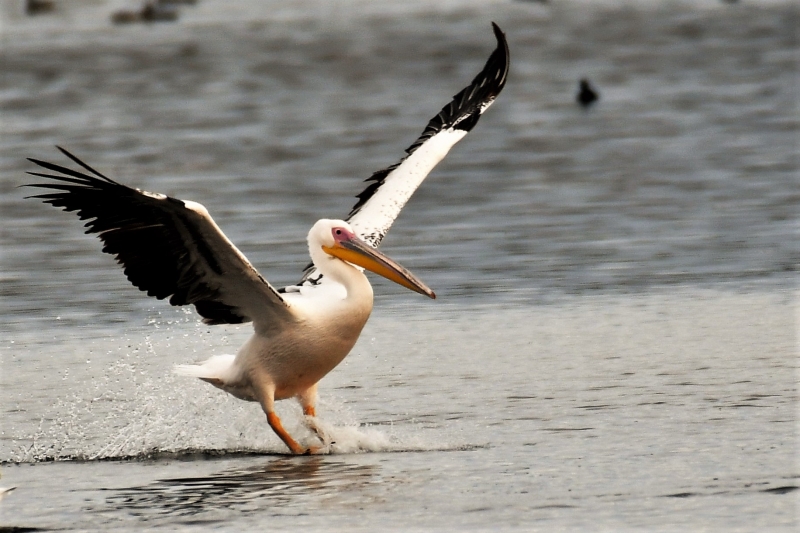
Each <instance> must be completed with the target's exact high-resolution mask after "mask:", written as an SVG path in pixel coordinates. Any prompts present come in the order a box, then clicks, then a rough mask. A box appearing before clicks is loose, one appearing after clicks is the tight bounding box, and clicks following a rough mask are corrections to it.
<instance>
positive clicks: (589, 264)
mask: <svg viewBox="0 0 800 533" xmlns="http://www.w3.org/2000/svg"><path fill="white" fill-rule="evenodd" d="M9 5H10V4H9ZM9 5H4V6H3V9H4V11H3V12H2V16H3V20H2V29H3V37H2V38H3V41H2V50H0V71H2V76H0V113H1V114H0V128H1V133H2V134H1V135H0V180H1V183H2V189H1V190H0V204H1V208H2V213H3V215H2V216H3V230H2V234H1V237H2V256H1V259H2V261H1V264H0V266H2V285H0V287H1V289H0V290H2V295H3V300H2V302H3V304H2V309H0V312H1V313H2V324H3V326H2V331H3V338H2V352H0V355H1V356H2V366H0V370H1V371H2V374H0V408H2V410H3V415H2V418H1V419H0V423H1V424H2V425H1V426H0V461H2V462H3V469H2V474H3V478H2V480H0V486H6V487H7V486H17V489H16V490H15V491H14V492H12V493H9V494H8V495H7V496H6V497H5V498H4V499H3V500H2V502H0V525H2V526H27V527H42V528H56V529H77V530H92V529H95V530H106V529H109V528H119V529H130V530H140V529H141V528H143V527H163V528H168V529H185V530H192V529H200V528H210V527H215V528H219V529H224V530H228V529H230V530H237V531H241V530H256V529H258V530H263V529H264V528H273V529H287V528H292V527H293V528H300V527H303V528H306V529H309V530H346V531H353V530H359V529H362V530H365V531H366V530H369V531H374V530H385V529H395V530H430V529H433V530H495V531H496V530H507V531H511V530H524V531H531V530H544V531H553V530H582V529H589V530H594V531H598V530H608V531H626V530H630V531H687V530H700V529H705V530H712V531H766V530H770V531H781V530H785V531H790V530H793V528H795V527H796V526H797V524H798V514H797V509H798V491H797V490H796V489H797V486H798V485H799V484H800V482H798V474H799V473H800V470H798V466H797V461H796V459H797V457H798V455H797V453H798V449H797V427H798V426H797V406H798V404H797V350H798V346H799V344H798V340H797V338H798V331H800V322H799V319H798V315H797V312H796V308H797V292H796V280H797V274H796V272H797V265H798V259H800V247H799V246H798V236H799V235H798V233H800V224H798V211H799V210H798V208H799V207H800V189H799V188H798V182H799V180H798V153H800V151H799V149H800V140H799V139H800V137H799V136H798V130H799V126H800V119H798V108H799V107H798V86H799V85H798V59H797V58H798V29H797V28H798V27H800V24H798V14H799V12H800V10H799V9H798V8H797V7H796V6H795V5H794V4H793V3H791V2H760V3H754V2H745V1H742V2H740V3H739V4H737V5H733V6H729V5H726V4H724V3H721V2H719V3H718V2H711V1H708V2H695V3H690V2H669V3H667V2H665V3H659V2H652V3H613V2H606V3H603V4H598V3H588V2H580V1H563V2H550V3H549V5H545V6H543V5H540V4H538V3H525V2H488V3H484V2H475V3H454V4H447V3H445V4H437V5H434V4H431V5H429V4H425V3H415V2H411V3H407V4H403V5H399V4H398V5H395V4H389V3H385V4H384V3H377V2H373V3H359V2H350V3H341V4H337V5H336V6H326V5H323V4H317V3H314V2H289V3H286V2H284V3H281V4H272V3H256V2H250V3H248V2H245V3H237V4H236V5H235V6H233V7H231V6H228V8H227V9H226V8H224V7H221V4H220V3H219V2H213V1H204V2H200V4H199V5H198V6H197V7H194V8H184V9H183V10H182V12H181V14H182V19H181V20H180V21H179V22H178V23H176V24H163V25H153V26H144V25H137V26H129V27H112V26H111V25H109V24H107V20H108V12H109V10H110V8H109V7H108V6H107V5H105V4H103V3H92V2H86V3H77V2H76V3H75V4H72V7H71V8H70V9H72V11H67V12H64V11H61V12H60V13H56V14H53V15H48V16H41V17H37V18H35V19H33V20H30V19H24V18H20V17H18V16H16V15H14V14H13V9H11V7H9ZM437 6H438V7H437ZM491 20H494V21H496V22H497V23H498V24H499V25H500V26H501V27H502V28H503V29H504V30H505V31H506V33H507V35H508V39H509V44H510V47H511V54H512V70H511V76H510V78H509V82H508V85H507V87H506V89H505V90H504V92H503V94H502V95H501V96H500V98H499V99H498V101H497V103H496V104H495V105H494V106H493V107H492V108H491V110H490V111H488V112H487V113H486V115H485V116H484V117H483V119H482V120H481V122H480V123H479V124H478V126H477V127H476V128H475V130H474V131H473V132H472V133H471V134H470V135H468V136H467V138H465V139H464V141H462V142H461V143H460V144H459V145H458V146H457V147H456V148H454V150H453V151H452V153H451V154H450V155H449V156H448V158H447V159H446V160H445V161H444V162H443V163H442V164H441V165H440V166H439V167H438V168H437V169H436V170H435V171H434V172H433V173H432V174H431V176H430V178H429V181H427V182H426V183H425V184H424V185H423V187H422V188H421V189H420V191H419V192H418V194H417V195H416V196H415V197H414V199H413V200H412V201H411V203H410V204H409V205H408V206H407V207H406V208H405V210H404V211H403V213H402V215H401V217H400V218H399V220H398V223H397V224H396V225H395V227H394V228H393V230H392V232H391V233H390V234H389V236H388V237H387V239H386V240H385V241H384V244H383V246H382V248H383V249H384V250H385V251H386V252H387V253H389V254H390V255H392V256H393V257H395V258H397V259H398V260H399V261H401V262H402V263H403V264H404V265H407V266H408V267H409V268H411V269H412V270H413V271H414V272H415V273H417V274H419V275H420V277H422V279H424V280H425V281H426V282H427V283H428V284H429V285H430V286H431V287H433V288H434V289H435V290H436V292H437V295H438V296H439V300H437V302H435V303H431V302H427V301H422V299H421V298H418V297H417V296H416V295H413V294H411V293H406V292H404V291H403V290H402V289H400V288H397V287H395V286H392V285H391V284H388V283H384V282H383V281H382V280H377V279H376V280H374V285H375V292H376V310H375V313H374V315H373V319H372V320H371V321H370V323H369V324H368V326H367V329H366V330H365V332H364V335H363V336H362V339H361V341H360V342H359V344H358V345H357V346H356V348H355V349H354V351H353V353H352V354H351V356H350V357H349V358H348V359H347V360H346V361H345V363H343V365H342V366H341V367H340V368H339V369H337V370H336V371H334V372H333V373H332V374H331V375H330V376H328V377H327V378H326V379H325V380H324V381H323V382H322V384H321V389H320V390H321V402H320V411H321V416H322V419H323V420H324V421H325V423H326V424H327V426H329V427H328V429H329V431H330V432H331V433H332V434H333V435H334V436H335V440H336V442H337V444H336V446H335V447H334V450H333V451H334V453H333V454H332V455H329V456H324V457H313V458H292V457H286V456H283V455H282V453H283V448H282V445H281V444H280V442H279V441H278V440H277V438H276V437H275V436H274V435H272V434H271V432H270V431H269V430H268V429H267V428H266V424H264V421H263V414H262V413H260V411H259V409H258V407H257V406H253V405H249V404H244V403H243V402H238V401H236V400H234V399H232V398H230V397H227V396H224V395H222V394H221V393H219V391H216V390H212V389H211V388H210V387H208V386H207V385H205V384H202V383H195V382H193V381H191V380H186V379H183V378H178V377H175V376H173V375H172V374H171V373H170V369H171V368H172V366H173V365H174V364H180V363H187V362H194V361H198V360H202V359H205V358H206V357H208V356H210V355H212V354H215V353H232V352H234V351H235V350H236V349H237V347H238V346H239V344H241V343H242V342H243V341H244V339H246V337H247V334H248V328H247V327H242V328H237V327H218V328H213V329H212V328H209V327H204V326H201V325H199V324H198V323H197V321H196V319H195V316H194V315H193V314H191V313H188V312H187V313H184V312H183V311H182V310H175V309H171V308H169V307H168V306H166V305H163V304H160V303H159V302H156V301H151V300H149V299H146V298H144V297H143V296H141V295H140V294H139V293H137V291H136V290H135V289H132V288H131V287H129V286H128V285H127V282H126V281H125V280H124V277H123V276H122V274H121V273H120V272H119V271H118V269H117V268H116V267H115V265H114V262H113V259H111V258H109V257H107V256H103V255H102V254H100V253H99V252H98V250H99V245H98V243H96V242H94V240H93V239H92V238H89V237H86V236H84V235H82V234H81V226H80V223H79V222H78V221H76V220H73V219H72V218H71V217H70V216H68V215H66V214H64V213H59V212H57V211H55V210H53V209H52V208H49V207H48V206H43V205H41V204H39V203H37V202H34V201H30V200H28V201H24V200H22V197H23V196H24V195H25V194H26V192H25V191H24V190H22V189H18V188H17V186H18V185H20V184H22V183H24V182H25V179H26V178H25V175H24V172H25V171H26V170H32V166H31V165H30V164H28V163H27V162H26V161H25V157H36V158H40V159H50V160H59V158H60V154H58V152H57V151H56V150H55V149H54V148H53V145H55V144H59V145H61V146H64V147H66V148H68V149H69V150H71V151H73V152H74V153H76V154H77V155H79V156H80V157H82V158H84V159H85V160H87V161H88V162H89V163H90V164H92V165H93V166H95V167H96V168H98V169H99V170H101V171H103V172H105V173H107V174H109V175H111V176H112V177H115V178H116V179H118V180H120V181H123V182H125V183H129V184H132V185H134V186H137V187H140V188H144V189H147V190H151V191H157V192H163V193H167V194H171V195H174V196H177V197H180V198H184V199H191V200H195V201H198V202H201V203H203V204H204V205H205V206H206V207H207V208H208V209H209V211H210V212H211V213H212V215H213V216H214V218H215V220H216V221H217V222H218V223H219V224H220V226H221V227H222V228H223V229H224V230H225V232H226V233H227V235H228V236H229V237H230V238H231V239H232V240H233V241H234V242H235V243H236V244H237V245H238V246H239V247H240V249H242V251H243V252H244V253H245V254H246V255H247V256H248V257H249V258H250V260H251V261H252V262H253V263H254V264H255V265H257V266H258V267H259V268H260V270H261V271H262V272H263V273H264V274H265V276H266V277H267V278H268V279H270V281H272V282H273V283H275V284H276V285H282V284H286V283H291V282H294V281H296V280H297V279H298V278H299V275H300V272H301V269H302V267H303V266H304V265H305V264H306V263H307V261H308V259H307V251H306V249H305V244H304V240H305V235H306V232H307V231H308V228H309V227H310V226H311V225H312V224H313V222H314V221H315V220H316V219H318V218H321V217H342V216H344V215H345V214H346V213H347V212H348V210H349V208H350V207H351V206H352V204H353V203H354V198H353V197H354V195H355V194H356V193H358V192H359V191H360V190H361V187H362V185H361V183H360V181H361V180H362V179H364V178H366V177H368V176H369V175H370V174H371V172H373V171H374V170H377V169H379V168H382V167H384V166H387V165H389V164H391V163H394V162H395V161H396V160H397V159H398V158H399V157H400V155H401V154H402V149H403V148H405V147H406V146H407V145H408V144H409V143H410V142H411V141H413V139H414V138H415V137H416V135H417V134H418V133H419V132H420V131H421V129H422V127H423V126H424V124H425V123H426V121H427V120H428V119H429V118H430V117H431V116H432V115H433V114H434V113H435V112H436V111H437V110H438V109H439V108H440V107H441V106H442V105H443V104H445V103H446V102H447V99H448V97H449V96H450V95H452V94H454V93H455V92H457V91H458V90H459V89H460V88H461V87H462V86H464V85H465V84H466V83H467V82H468V81H469V80H470V79H471V78H472V76H473V75H474V74H475V73H476V72H477V71H478V70H479V69H480V67H481V66H482V65H483V62H484V60H485V58H486V57H487V56H488V54H489V53H490V52H491V49H492V47H493V45H494V43H493V39H492V35H491V31H490V27H489V21H491ZM581 77H588V78H590V79H591V80H592V82H593V83H594V84H595V85H596V86H597V87H598V88H599V91H600V96H601V98H600V101H599V102H598V103H597V105H595V106H594V107H593V108H592V109H590V110H588V111H585V110H582V109H581V108H579V107H578V106H577V105H576V104H575V103H574V96H575V92H576V90H577V82H578V80H579V79H580V78H581ZM187 311H188V310H187ZM280 409H281V411H280V412H281V415H282V416H283V418H284V419H285V420H286V422H287V425H288V426H289V429H290V431H292V432H297V433H299V434H301V435H304V438H311V437H310V435H308V434H304V433H303V431H304V429H303V427H302V424H301V416H300V411H299V409H298V408H297V407H296V406H294V405H293V404H290V403H288V402H283V404H282V405H281V406H280ZM63 459H73V460H72V461H62V460H63ZM53 460H55V462H50V461H53Z"/></svg>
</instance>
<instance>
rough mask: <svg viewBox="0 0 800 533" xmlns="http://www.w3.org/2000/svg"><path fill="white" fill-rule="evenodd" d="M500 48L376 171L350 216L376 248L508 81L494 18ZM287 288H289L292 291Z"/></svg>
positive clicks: (313, 278) (308, 278) (306, 280)
mask: <svg viewBox="0 0 800 533" xmlns="http://www.w3.org/2000/svg"><path fill="white" fill-rule="evenodd" d="M492 29H493V30H494V35H495V38H496V39H497V48H496V49H495V50H494V51H493V52H492V54H491V55H490V56H489V59H488V60H487V61H486V65H485V66H484V67H483V69H482V70H481V72H480V73H479V74H478V75H477V76H475V79H473V80H472V83H470V84H469V85H468V86H467V87H465V88H464V89H462V90H461V91H460V92H459V93H458V94H456V95H455V96H454V97H453V100H452V101H451V102H450V103H449V104H447V105H446V106H444V107H443V108H442V110H441V111H439V113H438V114H437V115H436V116H435V117H433V118H432V119H431V120H430V121H429V122H428V125H427V126H426V127H425V129H424V130H423V132H422V134H421V135H420V136H419V137H418V138H417V140H415V141H414V142H413V143H412V144H411V146H409V147H408V148H406V150H405V152H406V155H405V156H404V157H403V159H401V160H400V161H399V162H397V163H396V164H394V165H392V166H390V167H388V168H385V169H383V170H379V171H378V172H375V173H374V174H372V176H370V177H369V178H367V179H366V182H367V186H366V188H365V189H364V190H363V191H361V192H360V193H359V194H358V195H357V198H358V201H357V202H356V204H355V206H354V207H353V209H352V210H351V211H350V214H349V216H348V218H347V222H348V223H350V225H351V226H352V227H353V229H354V230H355V231H356V233H357V234H358V236H359V237H361V238H362V239H364V240H365V241H366V242H368V243H370V244H371V245H372V246H375V247H376V248H377V247H378V246H379V245H380V243H381V241H382V240H383V238H384V237H385V236H386V233H387V232H388V231H389V229H390V228H391V227H392V224H393V223H394V221H395V219H396V218H397V216H398V215H399V214H400V211H401V210H402V209H403V207H404V206H405V204H406V202H408V200H409V198H411V195H413V194H414V191H416V190H417V188H418V187H419V186H420V185H421V184H422V182H423V180H424V179H425V178H426V177H427V175H428V174H429V173H430V171H431V170H433V168H434V167H435V166H436V165H437V164H438V163H439V161H441V160H442V159H444V157H445V156H446V155H447V153H448V152H449V151H450V148H452V147H453V146H454V145H455V144H456V143H457V142H458V141H460V140H461V139H462V138H463V137H464V136H465V135H466V134H467V133H468V132H469V131H470V130H472V128H473V127H475V124H477V123H478V119H480V117H481V115H482V114H483V113H484V111H486V109H488V107H489V106H490V105H492V102H494V100H495V98H497V95H498V94H500V91H501V90H502V89H503V87H504V86H505V84H506V78H507V77H508V67H509V51H508V43H507V42H506V37H505V34H504V33H503V31H502V30H501V29H500V28H499V27H498V26H497V24H495V23H494V22H493V23H492ZM320 279H321V275H320V274H319V273H318V272H317V270H316V268H315V267H314V266H313V265H309V266H308V267H306V269H305V271H304V275H303V278H302V280H301V281H300V285H302V284H316V283H318V282H319V280H320ZM292 289H293V287H287V288H286V289H284V290H292Z"/></svg>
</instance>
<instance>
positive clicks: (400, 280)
mask: <svg viewBox="0 0 800 533" xmlns="http://www.w3.org/2000/svg"><path fill="white" fill-rule="evenodd" d="M322 249H323V250H324V251H325V253H327V254H328V255H332V256H333V257H336V258H338V259H341V260H342V261H347V262H348V263H352V264H354V265H358V266H360V267H362V268H366V269H367V270H369V271H370V272H374V273H376V274H378V275H379V276H383V277H384V278H386V279H388V280H390V281H394V282H395V283H397V284H399V285H402V286H403V287H405V288H407V289H411V290H412V291H414V292H418V293H420V294H424V295H425V296H427V297H429V298H436V294H434V292H433V291H432V290H431V289H430V288H428V286H427V285H425V284H424V283H422V281H420V280H419V278H417V277H416V276H415V275H414V274H412V273H411V272H409V271H408V270H406V269H405V268H404V267H402V266H400V265H399V264H397V263H396V262H395V261H393V260H392V259H389V258H388V257H386V256H385V255H383V254H382V253H381V252H379V251H378V250H377V249H375V248H373V247H372V246H370V245H369V244H367V243H366V242H364V241H362V240H361V239H359V238H358V237H355V236H353V237H350V238H349V239H347V240H342V241H338V242H336V244H334V245H333V246H323V247H322Z"/></svg>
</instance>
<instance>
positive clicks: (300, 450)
mask: <svg viewBox="0 0 800 533" xmlns="http://www.w3.org/2000/svg"><path fill="white" fill-rule="evenodd" d="M258 395H259V403H260V404H261V408H262V409H263V410H264V412H265V413H266V414H267V422H268V423H269V427H271V428H272V431H274V432H275V434H276V435H277V436H278V437H279V438H280V439H281V440H282V441H283V443H284V444H286V446H288V447H289V449H290V450H291V451H292V453H293V454H295V455H302V454H311V453H316V452H317V450H318V449H319V448H318V447H315V446H312V447H309V448H304V447H302V446H301V445H300V444H299V443H298V442H297V441H296V440H294V439H293V438H292V436H291V435H289V432H288V431H286V430H285V429H283V424H281V419H280V418H279V417H278V414H277V413H276V412H275V387H274V386H273V385H272V384H268V385H262V386H259V387H258Z"/></svg>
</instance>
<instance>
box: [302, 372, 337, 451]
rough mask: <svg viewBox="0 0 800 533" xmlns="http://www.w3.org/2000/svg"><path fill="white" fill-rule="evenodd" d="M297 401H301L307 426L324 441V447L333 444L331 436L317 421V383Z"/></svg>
mask: <svg viewBox="0 0 800 533" xmlns="http://www.w3.org/2000/svg"><path fill="white" fill-rule="evenodd" d="M297 399H298V400H300V405H301V406H303V414H304V415H306V426H308V428H309V429H311V430H312V431H313V432H314V433H315V434H316V435H317V438H318V439H319V440H320V441H322V444H323V445H324V446H328V445H330V444H333V443H332V442H331V438H330V436H329V435H328V434H327V433H325V431H324V430H323V429H322V428H321V427H320V426H319V424H317V421H316V417H317V408H316V402H317V384H316V383H315V384H314V385H312V386H310V387H309V388H307V389H306V390H304V391H303V392H301V393H300V394H298V395H297Z"/></svg>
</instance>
